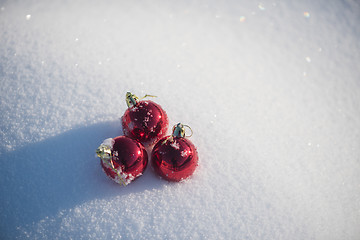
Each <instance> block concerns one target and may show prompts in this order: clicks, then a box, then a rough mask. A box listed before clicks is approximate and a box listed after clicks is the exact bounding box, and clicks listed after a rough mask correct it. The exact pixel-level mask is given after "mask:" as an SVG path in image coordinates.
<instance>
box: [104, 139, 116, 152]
mask: <svg viewBox="0 0 360 240" xmlns="http://www.w3.org/2000/svg"><path fill="white" fill-rule="evenodd" d="M114 144H115V140H114V139H113V138H107V139H105V140H104V141H103V142H102V145H105V146H108V147H109V148H110V149H111V150H112V149H113V147H114Z"/></svg>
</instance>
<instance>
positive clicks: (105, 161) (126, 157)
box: [96, 136, 148, 186]
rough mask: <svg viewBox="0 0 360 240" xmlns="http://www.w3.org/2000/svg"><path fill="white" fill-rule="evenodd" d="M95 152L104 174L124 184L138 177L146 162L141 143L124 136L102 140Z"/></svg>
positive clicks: (146, 158) (146, 157) (145, 153)
mask: <svg viewBox="0 0 360 240" xmlns="http://www.w3.org/2000/svg"><path fill="white" fill-rule="evenodd" d="M96 153H97V155H98V156H99V157H100V164H101V166H102V168H103V170H104V172H105V173H106V175H107V176H108V177H109V178H111V179H112V180H114V181H115V182H117V183H119V184H122V185H124V186H125V185H128V184H129V183H130V182H131V181H133V180H134V179H136V178H138V177H140V176H141V175H142V174H143V172H144V171H145V169H146V166H147V163H148V155H147V152H146V150H145V148H144V147H143V145H142V144H141V143H139V142H137V141H136V140H134V139H131V138H129V137H126V136H120V137H116V138H108V139H106V140H104V142H103V143H102V144H101V145H100V147H99V148H98V149H97V150H96Z"/></svg>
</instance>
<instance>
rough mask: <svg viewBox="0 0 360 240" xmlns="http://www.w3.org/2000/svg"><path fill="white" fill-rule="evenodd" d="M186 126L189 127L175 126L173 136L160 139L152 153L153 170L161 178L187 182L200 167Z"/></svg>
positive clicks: (179, 124)
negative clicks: (186, 131) (188, 137)
mask: <svg viewBox="0 0 360 240" xmlns="http://www.w3.org/2000/svg"><path fill="white" fill-rule="evenodd" d="M185 126H187V125H183V124H181V123H178V124H177V125H175V126H174V128H173V134H172V135H171V136H166V137H164V138H162V139H160V140H159V141H158V142H157V143H156V144H155V146H154V148H153V150H152V153H151V161H152V167H153V169H154V170H155V172H156V173H157V174H158V175H159V176H160V177H162V178H164V179H166V180H168V181H176V182H179V181H182V180H185V179H187V178H188V177H190V176H191V175H192V174H193V173H194V171H195V169H196V167H197V166H198V154H197V150H196V148H195V146H194V144H193V143H192V142H191V141H190V140H189V139H187V138H186V137H187V136H185ZM187 127H188V126H187ZM189 128H190V127H189ZM190 129H191V128H190ZM191 135H192V134H191Z"/></svg>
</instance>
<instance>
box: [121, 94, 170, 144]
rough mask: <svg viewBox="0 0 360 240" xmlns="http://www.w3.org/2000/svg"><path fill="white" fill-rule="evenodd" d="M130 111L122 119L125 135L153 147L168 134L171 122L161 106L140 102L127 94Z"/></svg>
mask: <svg viewBox="0 0 360 240" xmlns="http://www.w3.org/2000/svg"><path fill="white" fill-rule="evenodd" d="M126 102H127V105H128V109H126V111H125V113H124V115H123V116H122V118H121V122H122V127H123V130H124V134H125V135H126V136H129V137H131V138H133V139H136V140H138V141H139V142H141V143H143V144H146V145H152V144H154V143H155V142H156V141H157V140H159V139H160V138H161V137H163V136H164V135H165V134H166V131H167V129H168V124H169V120H168V117H167V115H166V112H165V111H164V110H163V109H162V108H161V106H160V105H158V104H156V103H154V102H153V101H150V100H142V101H140V100H139V99H138V98H137V97H136V96H135V95H133V94H131V93H129V92H128V93H127V94H126Z"/></svg>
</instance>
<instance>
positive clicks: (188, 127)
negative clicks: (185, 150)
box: [184, 125, 194, 137]
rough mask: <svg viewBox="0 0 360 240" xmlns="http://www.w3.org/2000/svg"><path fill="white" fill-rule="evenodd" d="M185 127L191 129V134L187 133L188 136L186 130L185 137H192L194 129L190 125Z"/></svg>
mask: <svg viewBox="0 0 360 240" xmlns="http://www.w3.org/2000/svg"><path fill="white" fill-rule="evenodd" d="M184 127H187V128H188V129H190V131H191V134H190V135H187V136H186V132H185V137H191V136H192V135H193V133H194V132H193V130H192V129H191V127H190V126H189V125H184Z"/></svg>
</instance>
